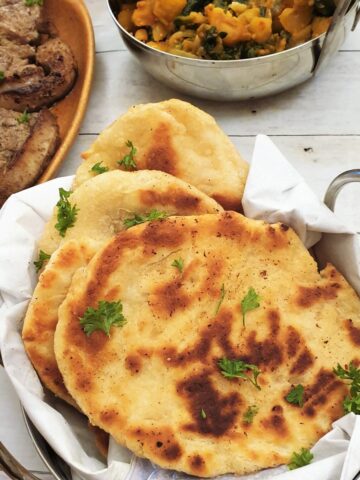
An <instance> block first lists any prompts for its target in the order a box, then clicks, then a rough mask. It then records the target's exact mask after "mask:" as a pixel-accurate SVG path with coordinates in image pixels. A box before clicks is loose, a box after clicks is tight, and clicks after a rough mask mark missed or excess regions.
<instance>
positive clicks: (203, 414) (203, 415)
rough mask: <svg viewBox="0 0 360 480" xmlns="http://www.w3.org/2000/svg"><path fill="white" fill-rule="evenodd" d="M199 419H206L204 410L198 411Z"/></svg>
mask: <svg viewBox="0 0 360 480" xmlns="http://www.w3.org/2000/svg"><path fill="white" fill-rule="evenodd" d="M200 417H201V418H202V419H203V420H205V419H206V417H207V415H206V412H205V410H204V409H203V408H202V409H201V410H200Z"/></svg>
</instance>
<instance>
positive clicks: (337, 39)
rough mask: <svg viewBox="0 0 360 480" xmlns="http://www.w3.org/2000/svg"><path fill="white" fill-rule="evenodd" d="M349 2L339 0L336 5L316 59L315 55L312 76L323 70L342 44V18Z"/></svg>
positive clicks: (343, 35)
mask: <svg viewBox="0 0 360 480" xmlns="http://www.w3.org/2000/svg"><path fill="white" fill-rule="evenodd" d="M351 2H352V0H340V1H339V3H338V4H337V7H336V9H335V12H334V15H333V18H332V21H331V23H330V26H329V28H328V31H327V32H326V36H325V40H324V43H323V45H322V48H321V51H320V54H319V56H318V58H317V55H315V58H317V61H316V60H315V65H314V68H313V74H314V75H315V74H317V73H318V72H319V71H320V70H321V69H322V68H323V66H325V65H326V64H327V62H328V60H329V59H330V58H331V57H332V55H333V54H334V53H335V52H336V51H337V50H338V49H339V47H340V45H341V44H342V42H343V39H344V37H345V25H344V16H345V14H346V12H347V11H348V8H349V5H350V4H351ZM358 8H359V7H358ZM356 15H357V16H358V10H357V11H356ZM355 22H356V20H355ZM355 27H356V25H355V24H354V25H353V29H354V28H355Z"/></svg>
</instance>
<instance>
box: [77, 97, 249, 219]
mask: <svg viewBox="0 0 360 480" xmlns="http://www.w3.org/2000/svg"><path fill="white" fill-rule="evenodd" d="M129 140H130V141H131V142H133V144H134V146H135V147H136V149H137V153H136V156H135V160H136V164H137V167H138V169H140V170H143V169H147V170H161V171H163V172H167V173H170V174H171V175H174V176H175V177H178V178H181V179H182V180H185V181H186V182H189V183H191V184H192V185H194V186H195V187H197V188H198V189H199V190H201V191H203V192H205V193H206V194H207V195H209V196H210V197H212V198H214V199H215V200H216V201H217V202H219V203H220V204H221V205H222V206H223V207H224V208H225V210H240V209H241V199H242V195H243V191H244V186H245V181H246V177H247V172H248V165H247V163H246V162H245V161H244V160H243V159H242V158H241V157H240V155H239V154H238V152H237V150H236V148H235V147H234V145H233V144H232V143H231V141H230V140H229V138H228V137H227V135H225V133H224V132H223V131H222V130H221V129H220V128H219V127H218V125H217V124H216V122H215V120H214V119H213V118H212V117H211V116H210V115H208V114H207V113H205V112H203V111H202V110H199V109H198V108H196V107H194V106H193V105H191V104H190V103H186V102H182V101H180V100H175V99H173V100H168V101H166V102H160V103H148V104H146V105H136V106H134V107H131V108H130V109H129V111H128V112H127V113H126V114H125V115H123V116H121V117H120V118H119V119H118V120H116V121H115V122H114V123H113V124H112V125H110V126H109V127H108V128H107V129H106V130H104V131H103V132H102V133H101V134H100V136H99V137H98V138H97V140H96V141H95V142H94V143H93V145H92V146H91V147H90V149H89V150H88V151H87V152H85V153H84V155H83V156H84V159H85V161H84V162H83V163H82V165H81V166H80V167H79V169H78V171H77V173H76V178H75V182H74V188H75V189H76V188H77V187H78V186H79V185H81V184H82V183H83V182H84V181H86V180H88V179H89V178H91V176H92V175H93V174H92V173H91V172H90V169H91V167H92V166H93V165H95V164H96V163H98V162H103V163H102V165H105V166H107V167H109V168H110V169H118V168H120V167H119V165H118V163H117V162H118V161H119V160H121V159H122V158H123V157H124V156H125V155H127V154H128V153H129V147H127V146H126V142H127V141H129Z"/></svg>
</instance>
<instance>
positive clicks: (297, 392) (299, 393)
mask: <svg viewBox="0 0 360 480" xmlns="http://www.w3.org/2000/svg"><path fill="white" fill-rule="evenodd" d="M285 400H286V401H287V402H289V403H292V404H293V405H298V406H299V407H302V406H303V405H304V387H303V386H302V385H296V387H293V388H292V389H291V390H290V392H289V393H288V394H287V395H286V397H285Z"/></svg>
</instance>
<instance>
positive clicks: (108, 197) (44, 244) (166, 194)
mask: <svg viewBox="0 0 360 480" xmlns="http://www.w3.org/2000/svg"><path fill="white" fill-rule="evenodd" d="M69 201H70V203H71V205H76V207H77V208H78V214H77V217H76V221H75V225H74V226H73V227H71V228H69V229H68V230H67V231H66V234H65V237H64V238H62V237H61V236H60V235H59V232H58V230H56V228H55V225H56V223H57V208H56V207H55V209H54V213H53V216H52V218H51V219H50V221H49V222H48V224H47V225H46V227H45V231H44V233H43V235H42V237H41V239H40V241H39V249H41V250H43V251H44V252H46V253H48V254H51V253H53V252H54V251H55V250H56V249H57V247H58V246H59V245H60V244H61V243H64V242H65V241H68V240H71V239H78V238H90V239H92V240H96V241H98V242H99V243H101V242H103V241H105V240H108V239H109V238H110V237H111V236H113V235H115V234H116V233H117V232H119V231H121V230H123V229H124V224H123V222H124V219H125V218H129V217H131V216H133V215H134V214H141V215H142V214H147V213H149V212H150V211H151V210H153V209H156V210H158V211H161V212H166V213H167V214H169V215H193V214H202V213H218V212H219V211H222V210H223V209H222V207H221V206H220V205H219V204H218V203H216V202H215V201H214V200H212V199H211V198H210V197H208V196H207V195H205V194H204V193H202V192H200V191H199V190H198V189H197V188H195V187H193V186H192V185H190V184H188V183H185V182H183V181H182V180H179V179H178V178H175V177H173V176H172V175H168V174H166V173H164V172H157V171H155V170H152V171H150V170H141V171H138V172H123V171H120V170H113V171H111V172H107V173H103V174H101V175H98V176H96V177H94V178H91V179H90V180H88V181H87V182H85V183H83V184H82V185H81V186H80V187H79V188H78V189H76V191H75V192H74V193H72V195H71V196H70V197H69Z"/></svg>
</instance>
